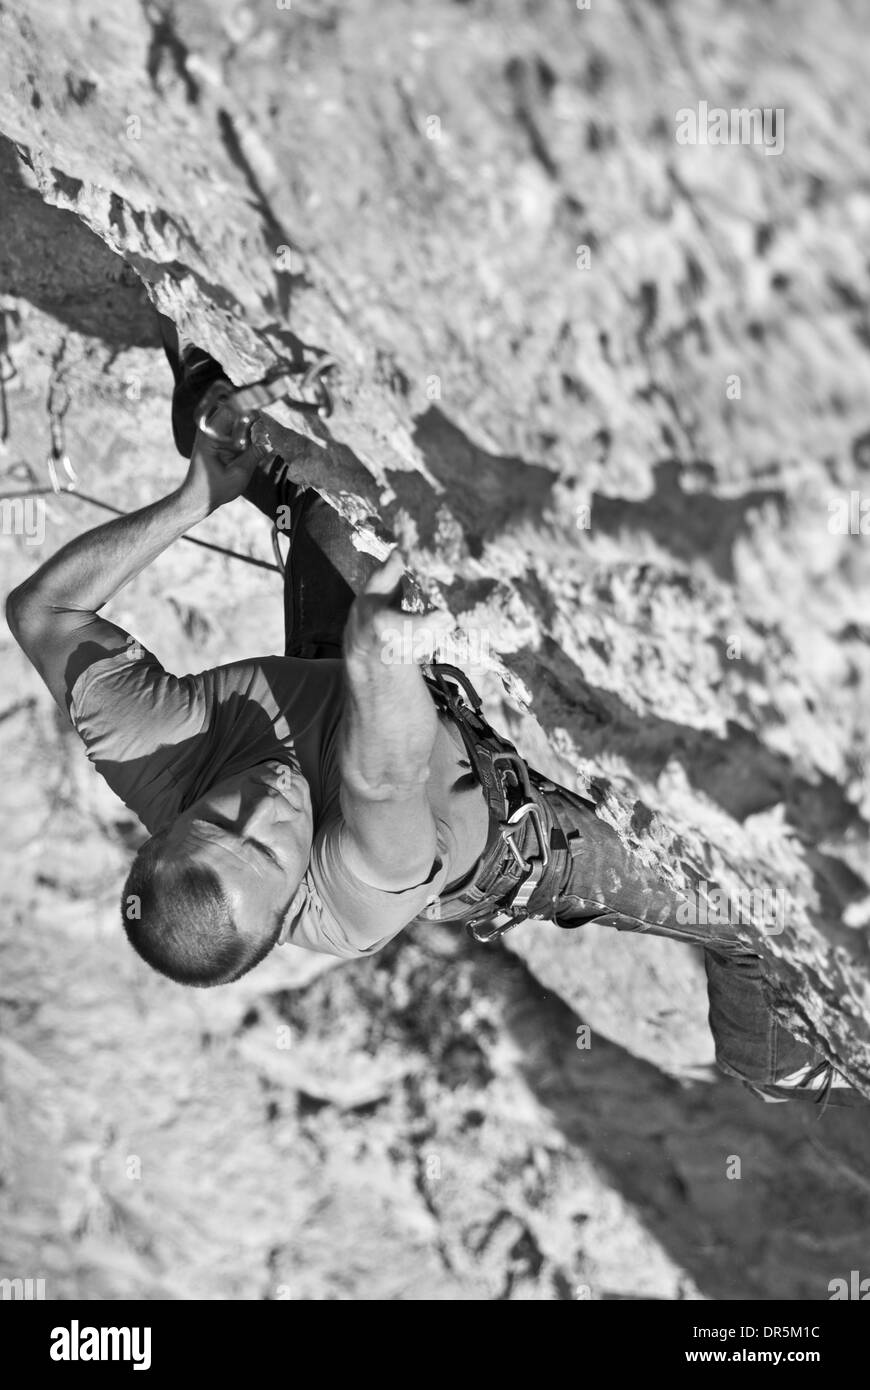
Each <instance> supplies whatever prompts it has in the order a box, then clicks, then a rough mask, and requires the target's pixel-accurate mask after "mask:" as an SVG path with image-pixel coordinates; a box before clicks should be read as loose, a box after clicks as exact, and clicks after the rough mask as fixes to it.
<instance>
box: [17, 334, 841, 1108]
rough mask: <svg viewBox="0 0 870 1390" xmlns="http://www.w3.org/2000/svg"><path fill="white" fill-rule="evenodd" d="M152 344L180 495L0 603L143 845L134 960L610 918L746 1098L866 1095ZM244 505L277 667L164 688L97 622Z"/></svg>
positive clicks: (375, 945)
mask: <svg viewBox="0 0 870 1390" xmlns="http://www.w3.org/2000/svg"><path fill="white" fill-rule="evenodd" d="M164 341H165V345H166V349H167V355H168V357H169V360H170V363H171V365H172V368H173V372H174V375H175V391H174V395H173V429H174V434H175V440H176V444H177V446H178V448H179V450H180V452H181V453H182V454H183V455H184V456H185V457H187V458H189V466H188V470H187V475H186V477H185V479H184V481H183V482H182V483H181V484H180V486H179V487H178V488H176V489H175V490H174V491H173V492H171V493H170V494H169V495H168V496H167V497H164V498H162V499H160V500H159V501H157V502H154V503H152V504H150V505H149V506H146V507H143V508H141V509H140V510H138V511H136V512H134V513H131V514H130V515H128V516H125V517H121V518H118V519H117V520H114V521H111V522H109V523H107V524H106V525H103V526H100V527H97V528H96V529H95V530H93V531H90V532H88V533H86V534H85V535H83V536H81V537H79V538H78V539H77V540H75V541H73V542H71V543H70V544H68V545H66V546H64V547H63V548H62V549H61V550H60V551H59V552H58V553H57V554H56V555H55V556H53V557H52V558H51V559H50V560H49V561H47V563H46V564H44V565H43V566H42V567H41V568H40V569H39V570H38V571H37V572H36V573H35V574H34V575H33V576H32V577H31V578H30V579H28V580H26V581H25V582H24V583H23V584H21V585H19V586H18V588H17V589H15V590H14V591H13V592H12V594H11V595H10V596H9V599H8V602H7V617H8V621H9V625H10V628H11V629H12V632H13V634H14V635H15V637H16V639H17V641H18V642H19V644H20V645H21V647H22V648H23V650H24V652H25V653H26V655H27V656H28V658H29V659H30V661H31V662H32V663H33V665H34V666H35V667H36V669H37V670H38V672H39V674H40V676H41V677H42V679H43V680H44V682H45V684H46V685H47V686H48V688H49V690H50V691H51V693H52V695H53V697H54V699H55V700H56V702H57V704H58V706H59V707H60V709H61V711H62V712H63V714H64V716H65V717H68V718H69V719H70V720H71V722H72V724H73V726H74V728H75V729H76V731H77V733H78V734H79V736H80V737H81V739H82V740H83V742H84V744H85V747H86V750H87V753H88V756H89V758H90V759H91V761H92V762H93V763H94V765H95V767H96V768H97V770H98V771H99V772H100V773H101V774H102V776H103V777H104V778H105V779H106V781H107V782H108V783H109V785H110V786H111V787H112V788H113V790H114V791H115V792H116V793H117V794H118V795H119V796H120V797H121V799H122V800H123V801H124V802H125V804H126V805H127V806H128V807H129V808H130V809H131V810H132V811H133V812H134V813H135V814H136V815H137V816H138V817H139V818H140V820H141V821H142V823H143V825H144V826H145V828H146V829H147V831H148V832H149V835H150V838H149V839H148V840H147V841H146V843H145V844H144V845H143V846H142V847H141V849H140V850H139V852H138V853H137V855H136V857H135V860H134V862H133V865H132V867H131V869H130V873H129V876H128V879H127V882H126V884H125V887H124V891H123V895H122V916H123V921H124V927H125V930H126V932H127V935H128V938H129V940H130V942H131V944H132V945H133V946H134V948H135V949H136V950H137V951H138V953H139V954H140V956H141V957H142V958H143V959H144V960H145V961H147V962H148V963H149V964H150V965H151V966H153V967H154V968H155V969H157V970H159V971H161V972H162V973H163V974H165V975H167V976H169V977H170V978H171V979H173V980H176V981H178V982H179V983H183V984H192V985H201V986H204V985H214V984H223V983H228V982H230V981H233V980H236V979H238V978H239V977H240V976H241V975H243V974H244V973H245V972H246V971H248V970H250V969H251V968H252V967H253V966H255V965H256V964H257V963H258V962H259V961H261V960H262V959H263V957H264V956H265V955H266V954H267V953H268V952H269V951H270V950H271V949H272V947H273V946H275V945H277V944H279V943H282V942H285V941H289V942H292V943H294V944H296V945H299V946H303V947H307V948H309V949H311V950H315V951H324V952H328V953H330V954H334V955H338V956H345V957H361V956H365V955H369V954H372V953H373V952H375V951H377V950H379V949H380V948H381V947H382V946H384V945H385V944H386V943H387V942H388V941H390V940H391V939H392V938H393V937H395V936H396V935H397V933H398V932H399V931H401V930H402V928H403V927H405V926H407V925H408V924H409V923H411V922H412V921H414V920H425V919H427V918H428V919H432V918H437V919H439V920H441V921H442V922H443V921H449V922H455V923H457V924H458V925H465V926H467V927H468V928H469V930H470V931H471V933H472V935H473V936H475V938H476V939H477V940H478V941H487V940H494V939H496V938H497V937H498V935H499V934H500V933H501V931H503V930H504V929H505V928H506V927H508V926H510V925H512V924H513V923H515V922H517V921H520V920H523V919H524V918H526V917H535V916H540V917H544V918H552V919H553V920H555V921H557V922H558V923H559V925H560V926H562V927H565V928H572V927H576V926H579V925H581V924H582V923H584V922H587V921H590V920H598V921H599V922H606V923H608V924H611V925H614V926H616V927H617V928H618V929H620V930H627V931H639V932H652V933H654V934H658V935H662V936H668V937H672V938H676V939H679V940H684V941H688V942H690V943H692V944H695V945H699V946H703V947H705V948H706V962H707V975H708V987H709V995H710V1022H711V1027H712V1030H713V1033H714V1037H715V1039H716V1045H717V1058H718V1061H719V1063H720V1066H721V1067H722V1068H723V1069H724V1070H725V1071H726V1072H729V1073H730V1074H731V1075H734V1076H737V1077H739V1078H740V1079H741V1080H742V1081H744V1082H745V1083H746V1084H747V1085H748V1086H750V1088H751V1089H753V1090H754V1091H756V1093H758V1094H760V1095H763V1096H765V1098H768V1099H772V1100H777V1099H787V1098H790V1097H792V1096H804V1097H807V1096H808V1097H811V1098H813V1097H815V1098H819V1097H823V1098H825V1099H827V1098H829V1097H833V1096H835V1095H836V1096H837V1098H842V1099H847V1098H855V1099H858V1100H860V1099H861V1097H859V1096H857V1093H855V1092H853V1091H851V1090H850V1089H849V1088H848V1087H846V1086H844V1085H843V1084H842V1078H841V1077H840V1076H839V1075H838V1074H837V1073H836V1072H835V1071H834V1069H833V1068H832V1067H831V1066H830V1065H829V1064H828V1063H827V1062H826V1061H825V1059H824V1058H822V1057H821V1056H820V1055H818V1054H816V1053H814V1052H813V1051H812V1049H811V1048H809V1047H808V1046H807V1045H806V1044H804V1043H801V1042H799V1041H797V1040H796V1039H794V1038H793V1037H791V1036H790V1034H789V1033H787V1032H786V1030H785V1029H784V1028H783V1027H782V1025H781V1024H780V1023H779V1022H778V1021H777V1020H776V1018H775V1016H774V1014H773V1012H772V1011H771V1009H770V1008H769V1006H768V1004H767V1002H766V998H765V991H764V983H763V979H762V975H761V969H760V962H759V961H758V958H757V957H756V956H754V955H752V954H751V953H749V952H748V950H747V948H746V947H745V946H742V945H741V944H740V942H739V940H738V939H737V936H736V933H735V932H734V931H733V929H731V928H727V927H726V928H719V929H716V928H713V927H700V926H683V925H680V918H679V916H678V908H679V906H680V904H681V902H682V901H683V898H682V897H681V895H680V894H679V893H677V892H676V891H675V890H674V889H673V888H671V887H670V886H669V885H668V884H666V883H665V882H663V881H662V880H661V879H660V878H659V877H658V876H657V875H656V874H655V873H653V872H652V871H651V870H649V869H647V868H646V867H644V866H643V865H642V864H640V863H639V862H636V861H635V859H634V858H633V856H632V855H631V854H630V853H629V851H627V850H626V848H625V846H624V845H623V844H622V842H621V841H620V839H619V837H618V836H617V835H616V833H615V832H614V831H613V830H611V829H610V828H609V827H608V826H607V825H606V824H605V823H604V822H603V821H602V820H601V819H599V818H598V817H597V815H596V814H595V808H594V806H593V805H592V803H590V802H588V801H586V800H584V799H583V798H582V797H578V796H577V795H575V794H574V793H572V792H569V791H568V790H566V789H564V788H561V787H557V786H555V785H554V784H553V783H551V782H549V781H547V780H545V779H544V778H542V777H540V776H539V775H538V774H537V773H536V772H535V771H534V770H533V769H530V768H529V767H528V766H527V764H526V763H525V762H524V761H523V760H522V759H521V758H520V756H519V755H518V753H517V752H516V750H515V749H514V748H513V746H512V745H511V744H509V743H508V742H507V741H506V740H504V739H502V738H500V737H499V736H498V735H497V734H496V733H495V731H494V730H492V729H491V727H490V726H489V724H488V723H487V722H486V720H485V718H484V716H483V714H482V711H481V708H480V702H479V700H478V699H477V696H476V694H475V692H474V691H473V689H472V687H471V686H470V685H469V683H468V682H467V680H466V679H465V677H464V676H463V675H462V673H461V672H459V671H457V670H455V669H454V668H452V667H446V666H440V665H439V664H438V663H437V662H431V661H430V662H429V664H428V666H427V667H426V668H425V669H424V668H421V666H420V665H418V664H417V658H418V656H419V654H420V652H421V651H422V652H424V653H425V654H429V655H432V654H434V653H435V652H436V650H437V646H438V641H439V638H443V636H444V635H445V633H446V632H447V630H448V628H449V627H450V626H452V624H451V622H450V619H449V618H448V616H447V615H445V614H441V613H437V612H436V613H428V614H419V613H415V614H411V613H408V612H405V611H404V610H403V609H402V606H401V600H402V580H403V565H402V562H401V559H400V557H399V555H398V553H397V552H394V553H393V555H392V556H391V557H390V559H389V560H388V561H387V563H386V564H385V565H383V566H380V567H373V566H372V564H371V562H370V561H369V560H368V559H367V558H366V557H364V556H362V555H360V554H359V552H357V551H356V550H355V549H354V547H353V546H352V544H351V543H350V537H349V532H348V528H347V526H346V525H345V523H344V522H343V521H342V520H341V518H340V517H338V515H337V514H336V513H335V512H334V511H332V510H331V509H330V508H329V507H328V506H327V505H326V503H325V502H324V501H323V500H322V499H321V498H320V497H319V495H318V494H317V493H316V492H313V491H311V490H303V489H300V488H298V487H296V486H295V485H294V484H292V482H289V481H288V480H287V479H286V477H283V476H282V475H283V474H284V473H285V471H286V470H284V468H283V467H282V466H281V461H280V460H279V459H276V458H275V457H274V456H273V455H271V454H270V449H269V445H268V442H267V440H266V437H265V435H264V434H263V433H262V432H261V433H260V435H259V438H258V430H257V428H256V426H257V425H260V426H262V422H261V421H256V420H255V421H254V422H253V426H252V425H251V424H250V423H248V424H247V426H246V428H245V430H244V431H242V436H243V437H240V436H239V432H238V429H237V426H238V423H239V416H238V411H237V409H236V407H235V405H234V397H233V394H232V393H233V388H232V386H231V384H230V382H229V381H228V380H227V378H226V377H225V376H224V375H223V373H222V371H221V368H220V367H219V365H218V364H217V363H216V362H215V361H214V359H212V358H211V357H209V356H208V355H207V354H206V353H204V352H202V351H201V350H199V349H197V348H193V347H191V346H187V347H186V348H184V349H182V348H181V347H180V346H179V344H178V341H177V338H176V337H175V334H174V330H172V328H171V325H168V324H166V323H165V324H164ZM197 422H200V423H202V425H203V426H204V427H203V428H200V429H197ZM240 495H244V496H245V497H246V498H247V499H248V500H250V501H252V502H253V503H254V504H255V505H256V506H258V507H259V508H260V509H261V510H262V511H263V512H264V513H265V514H266V515H268V516H269V517H270V518H271V519H272V520H273V521H274V519H275V517H276V516H277V515H278V511H279V508H281V507H287V506H289V508H290V511H291V515H292V518H293V520H292V525H291V528H290V551H289V556H288V560H287V564H286V568H285V620H286V649H285V655H284V656H283V657H275V656H270V657H262V658H253V659H250V660H247V661H240V662H234V663H232V664H230V665H227V666H222V667H217V668H215V669H213V670H209V671H204V672H200V673H199V674H197V675H186V676H181V677H178V676H174V675H172V674H170V673H169V672H167V671H165V670H164V668H163V667H162V665H161V664H160V662H159V660H158V659H157V657H156V656H154V655H153V654H152V653H150V652H148V651H145V650H144V649H143V648H142V647H141V646H140V645H139V644H138V643H137V642H135V641H134V639H133V638H132V637H130V635H129V634H128V633H126V632H125V631H123V630H122V629H121V628H119V627H118V626H116V625H115V624H114V623H111V622H109V621H107V620H106V619H105V618H103V617H101V616H100V609H101V608H102V607H103V606H104V605H105V604H106V603H107V602H108V601H109V600H110V599H111V598H112V597H113V596H114V595H115V594H116V593H118V591H119V590H120V589H121V588H122V587H123V586H124V585H125V584H126V583H128V582H129V581H130V580H131V579H132V578H134V577H135V576H136V575H137V574H138V573H139V572H140V571H141V570H142V569H144V568H145V566H147V565H149V564H150V563H151V562H152V561H153V560H154V559H155V558H156V557H157V556H158V555H159V554H161V552H162V551H164V550H165V549H166V548H167V547H168V546H169V545H171V544H172V543H173V542H174V541H175V540H176V539H178V538H179V537H180V536H182V535H183V534H184V533H185V532H186V531H187V530H189V529H190V527H192V526H194V525H195V524H196V523H197V522H199V521H201V520H203V519H204V518H205V517H206V516H207V515H209V514H210V513H211V512H213V511H214V510H215V509H216V508H218V507H221V506H223V505H225V504H226V503H227V502H229V501H231V500H233V499H234V498H236V497H238V496H240ZM399 625H401V629H402V635H403V641H402V642H401V643H398V644H397V643H396V642H395V640H394V637H395V633H396V629H397V626H399ZM397 651H398V652H399V653H403V652H404V653H405V656H406V659H404V660H403V659H401V657H398V658H397ZM412 652H413V655H414V659H411V655H410V654H411V653H412Z"/></svg>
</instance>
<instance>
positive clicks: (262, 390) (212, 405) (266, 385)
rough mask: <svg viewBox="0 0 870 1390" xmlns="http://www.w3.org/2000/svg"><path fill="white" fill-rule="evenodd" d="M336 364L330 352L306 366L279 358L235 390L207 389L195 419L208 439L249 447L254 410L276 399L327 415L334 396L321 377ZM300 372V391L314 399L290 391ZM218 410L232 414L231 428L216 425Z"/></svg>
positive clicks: (260, 408)
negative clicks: (217, 392) (262, 373)
mask: <svg viewBox="0 0 870 1390" xmlns="http://www.w3.org/2000/svg"><path fill="white" fill-rule="evenodd" d="M335 365H336V362H335V358H334V357H329V356H323V357H319V358H318V359H317V360H316V361H315V362H312V363H310V364H309V365H308V366H307V367H305V366H304V364H302V365H300V366H294V365H293V364H292V363H288V362H282V363H280V364H279V365H278V366H276V367H275V368H273V370H272V371H270V372H268V373H267V374H266V375H265V376H264V377H261V379H260V380H259V381H252V382H250V383H249V384H248V385H247V386H240V387H238V388H236V389H235V390H232V389H230V390H222V394H221V395H220V396H218V397H217V399H215V398H214V396H210V395H209V393H207V394H206V397H205V400H204V402H203V404H202V406H201V407H200V410H199V413H198V414H197V417H196V423H197V425H198V427H199V429H201V430H202V432H203V434H207V435H208V436H209V437H210V438H211V439H216V440H218V441H219V442H221V443H225V444H229V445H231V446H232V447H233V448H235V449H239V450H241V449H246V448H248V447H249V445H250V443H251V428H252V426H253V424H254V421H255V420H256V416H257V412H258V411H260V410H263V409H264V408H265V407H266V406H268V405H272V404H273V403H274V402H276V401H281V402H282V403H283V404H284V405H286V406H287V407H288V408H289V409H290V410H298V411H301V412H302V413H303V414H307V415H319V416H320V417H321V419H328V417H329V416H330V415H331V414H332V411H333V400H332V394H331V392H330V390H329V387H328V385H327V383H326V381H325V379H324V378H325V374H326V373H327V372H328V371H331V370H332V368H333V367H334V366H335ZM303 373H304V375H302V382H301V390H302V392H303V393H304V392H306V391H311V392H313V393H314V394H315V395H316V396H317V399H316V400H313V401H307V400H299V399H298V398H297V397H295V396H291V395H290V391H291V390H292V388H293V384H294V382H295V380H296V378H297V377H298V376H300V375H301V374H303ZM220 411H223V412H224V413H225V414H227V413H230V414H231V416H232V417H235V418H234V419H233V421H232V427H231V428H224V429H220V428H218V427H217V426H216V424H215V420H216V417H217V416H218V413H219V412H220Z"/></svg>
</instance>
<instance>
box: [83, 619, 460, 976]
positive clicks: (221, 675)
mask: <svg viewBox="0 0 870 1390" xmlns="http://www.w3.org/2000/svg"><path fill="white" fill-rule="evenodd" d="M343 672H344V667H343V663H342V662H341V661H339V660H318V661H310V660H302V659H299V658H294V657H278V656H267V657H260V658H256V659H253V660H249V661H236V662H232V663H231V664H229V665H227V666H218V667H215V668H214V669H212V670H209V671H201V672H199V673H198V674H196V675H186V676H174V675H172V674H171V673H170V672H168V671H165V670H164V669H163V667H162V666H161V664H160V662H159V661H158V660H157V658H156V657H155V656H154V655H153V654H152V653H151V652H149V651H146V650H145V649H144V648H143V647H141V646H138V645H136V646H132V647H128V649H127V650H122V651H119V652H116V653H115V654H113V655H112V656H109V657H105V658H104V659H102V660H100V661H95V662H94V663H93V664H92V665H91V666H89V667H87V669H86V670H85V671H83V672H82V673H81V675H80V676H79V677H78V679H77V680H76V682H75V685H74V686H73V690H72V697H71V703H70V717H71V719H72V722H73V725H74V727H75V729H76V732H77V733H78V734H79V736H80V737H81V739H82V741H83V743H84V745H85V748H86V750H87V755H88V757H89V759H90V760H91V762H92V763H93V764H94V766H95V768H96V769H97V771H98V772H99V773H100V774H101V775H102V776H103V777H104V778H105V780H106V781H107V782H108V784H109V786H110V787H111V788H112V790H113V791H114V792H115V793H116V794H117V795H118V796H119V797H120V799H121V800H122V801H123V802H124V804H125V805H126V806H128V807H129V809H130V810H131V811H132V812H133V813H134V814H135V815H136V816H138V817H139V819H140V820H141V822H142V824H143V825H144V826H145V828H146V830H148V832H149V834H152V835H154V834H156V833H157V832H158V831H159V830H162V829H164V828H166V827H167V826H169V825H170V824H171V823H172V821H173V820H175V818H176V817H177V816H178V815H180V814H181V813H182V812H183V811H185V810H187V808H188V807H189V806H191V805H192V804H193V803H194V802H195V801H197V800H198V799H199V798H200V797H201V796H202V795H204V793H205V792H206V791H207V790H208V789H209V788H210V787H211V786H213V785H214V784H215V783H217V782H220V781H223V780H225V779H226V778H228V777H233V776H235V775H236V774H238V773H241V772H243V771H245V769H247V768H250V767H253V766H255V765H256V764H258V763H261V762H264V761H265V760H266V759H268V758H271V757H275V756H278V755H280V754H284V755H286V754H287V753H288V752H289V754H290V756H291V759H292V760H293V762H294V763H296V764H297V765H298V767H299V769H300V771H301V772H302V774H303V776H304V777H305V778H306V780H307V782H308V786H309V789H310V792H311V808H312V814H313V822H314V837H313V842H312V848H311V856H310V860H309V865H308V869H307V871H306V873H305V876H304V878H303V880H302V883H301V884H300V885H299V889H298V892H297V894H296V897H295V898H294V900H293V902H292V903H291V905H290V908H289V911H288V913H287V917H286V919H285V930H284V939H286V940H289V941H291V942H293V943H294V944H295V945H299V946H304V947H306V948H307V949H309V950H312V951H322V952H325V953H327V954H329V955H335V956H347V957H355V956H366V955H371V954H373V953H374V952H375V951H377V950H379V949H380V948H381V947H382V946H384V945H386V943H387V942H388V941H390V940H392V938H393V937H394V936H395V935H396V934H397V933H398V932H399V931H401V929H402V927H404V926H407V924H408V923H409V922H410V921H412V920H413V918H414V917H415V916H417V915H418V913H420V912H421V911H422V910H423V909H424V908H425V907H426V905H427V904H428V903H431V902H433V901H434V900H436V899H437V897H438V895H439V893H440V892H441V890H442V889H443V887H444V886H445V883H446V880H447V876H448V872H449V867H450V861H451V858H452V859H453V862H454V863H455V862H456V841H455V837H454V834H453V831H452V830H451V826H450V824H449V823H448V820H447V819H446V817H442V816H440V815H439V814H438V812H437V810H435V811H434V815H435V822H436V828H437V839H438V854H437V857H436V859H435V861H434V864H433V868H432V872H431V873H430V875H429V877H428V878H427V879H426V880H425V881H424V882H422V883H420V884H416V885H414V886H413V887H411V888H406V889H402V890H401V891H399V892H389V891H387V890H385V889H381V888H375V887H373V886H372V885H371V884H368V883H365V882H364V881H363V880H362V879H360V878H358V877H357V876H356V875H355V874H352V873H351V872H350V871H349V870H348V869H347V867H346V865H345V860H344V856H343V854H342V835H343V832H344V821H343V819H342V815H341V807H340V801H339V793H340V773H339V766H338V729H339V722H340V718H341V712H342V706H343V698H344V676H343Z"/></svg>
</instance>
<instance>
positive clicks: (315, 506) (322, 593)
mask: <svg viewBox="0 0 870 1390" xmlns="http://www.w3.org/2000/svg"><path fill="white" fill-rule="evenodd" d="M290 513H291V528H290V548H289V552H288V555H287V561H286V565H285V570H284V631H285V636H286V646H285V654H286V655H287V656H307V657H338V656H341V642H342V635H343V633H344V627H345V623H346V622H347V615H348V613H349V612H350V606H351V604H352V603H353V601H354V598H355V596H356V594H357V593H359V591H360V590H361V589H362V588H363V586H364V585H365V583H366V580H367V579H368V577H369V575H370V573H371V571H372V567H373V566H374V564H375V563H376V562H375V561H374V560H373V559H372V557H371V556H370V555H364V554H363V553H362V552H361V551H358V550H357V549H356V548H355V547H354V545H353V543H352V539H351V527H350V526H349V525H348V523H347V522H346V521H345V520H344V518H343V517H341V516H339V514H338V512H337V511H335V510H334V508H332V507H330V506H329V504H328V503H327V502H325V501H324V500H323V498H322V497H321V496H320V494H319V493H317V492H315V491H314V490H313V489H310V488H309V489H308V490H307V491H306V492H304V493H302V495H301V496H300V497H299V499H298V500H297V501H296V502H295V503H293V504H291V509H290Z"/></svg>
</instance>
